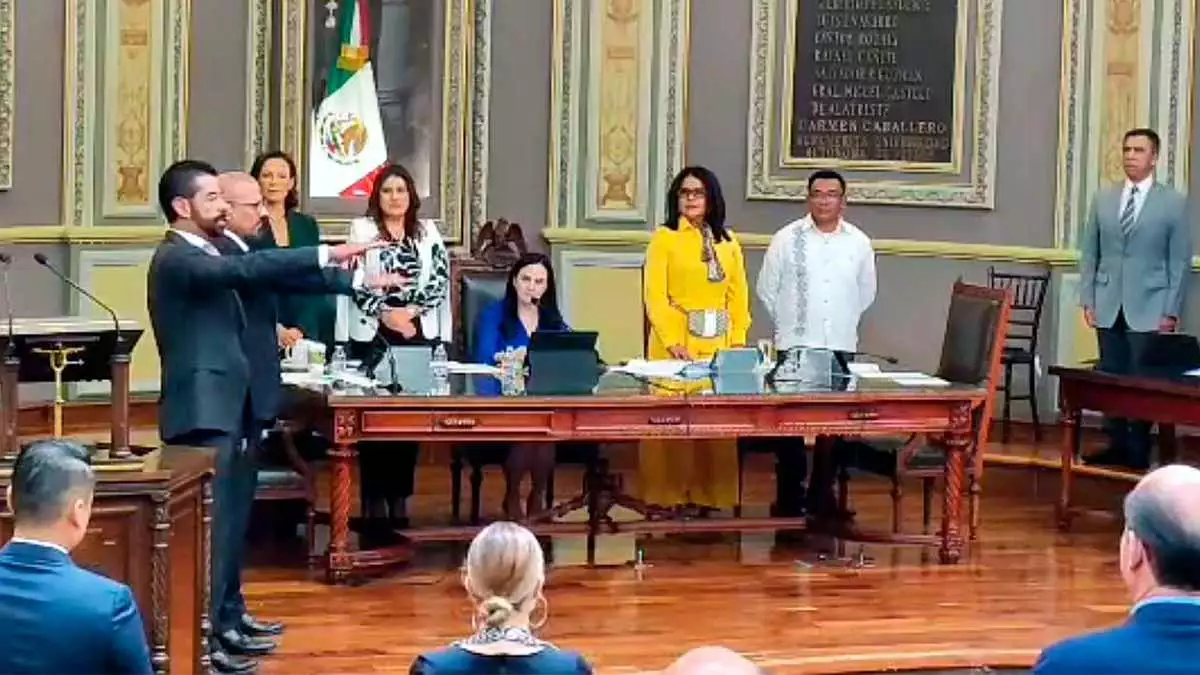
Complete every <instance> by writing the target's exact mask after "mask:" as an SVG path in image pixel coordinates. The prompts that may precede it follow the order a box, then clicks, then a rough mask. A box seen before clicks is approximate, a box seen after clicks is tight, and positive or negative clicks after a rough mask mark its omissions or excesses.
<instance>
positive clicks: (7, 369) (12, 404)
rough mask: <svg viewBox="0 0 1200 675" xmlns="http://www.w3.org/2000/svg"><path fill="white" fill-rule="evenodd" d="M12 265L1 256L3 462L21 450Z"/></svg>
mask: <svg viewBox="0 0 1200 675" xmlns="http://www.w3.org/2000/svg"><path fill="white" fill-rule="evenodd" d="M10 264H12V256H10V255H8V254H7V253H0V284H3V286H4V310H5V312H6V313H7V314H8V333H7V335H6V340H5V343H4V360H3V365H2V366H0V368H3V370H2V371H0V407H2V412H0V424H3V428H2V429H0V461H4V460H6V459H7V458H8V457H9V456H15V455H16V453H17V449H18V440H17V411H18V408H19V407H20V406H19V405H18V404H17V386H18V379H19V377H20V368H21V360H20V359H19V358H17V345H16V342H15V334H16V331H15V330H14V329H13V305H12V291H11V290H10V288H9V283H8V267H9V265H10Z"/></svg>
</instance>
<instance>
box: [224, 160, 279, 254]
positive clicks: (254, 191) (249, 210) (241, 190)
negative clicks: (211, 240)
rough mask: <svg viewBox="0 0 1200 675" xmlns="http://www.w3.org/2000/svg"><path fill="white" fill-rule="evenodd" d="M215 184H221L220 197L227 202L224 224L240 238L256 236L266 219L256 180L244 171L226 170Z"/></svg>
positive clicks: (260, 190)
mask: <svg viewBox="0 0 1200 675" xmlns="http://www.w3.org/2000/svg"><path fill="white" fill-rule="evenodd" d="M217 184H218V185H220V186H221V198H222V199H224V200H225V201H226V202H228V203H229V222H228V223H227V224H226V226H227V227H228V228H229V229H230V230H233V233H234V234H236V235H238V236H239V237H241V238H242V239H247V238H250V237H254V236H257V235H258V233H259V232H260V231H261V230H262V227H263V222H264V221H265V220H266V219H267V207H266V204H264V203H263V195H262V188H261V187H259V185H258V181H256V180H254V176H251V175H250V174H248V173H246V172H244V171H227V172H225V173H223V174H221V175H220V176H219V177H218V178H217Z"/></svg>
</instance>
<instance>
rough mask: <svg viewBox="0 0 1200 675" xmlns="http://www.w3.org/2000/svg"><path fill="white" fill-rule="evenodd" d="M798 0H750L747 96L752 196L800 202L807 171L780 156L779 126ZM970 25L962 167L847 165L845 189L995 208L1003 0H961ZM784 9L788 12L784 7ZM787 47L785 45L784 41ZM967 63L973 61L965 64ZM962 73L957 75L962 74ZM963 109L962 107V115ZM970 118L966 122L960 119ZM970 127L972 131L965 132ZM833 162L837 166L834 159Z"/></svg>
mask: <svg viewBox="0 0 1200 675" xmlns="http://www.w3.org/2000/svg"><path fill="white" fill-rule="evenodd" d="M799 1H801V0H787V2H780V1H777V0H753V3H754V8H753V18H752V28H751V31H752V39H751V55H750V101H749V123H748V128H747V143H746V151H747V162H746V198H747V199H754V200H774V201H803V199H804V198H805V192H806V190H807V178H808V172H807V171H799V170H797V169H796V168H792V167H788V166H786V164H787V163H786V162H785V161H783V160H784V158H783V148H782V147H781V144H782V143H783V140H782V138H783V134H782V130H783V129H784V128H785V126H786V124H785V117H784V113H785V112H786V111H787V110H788V109H789V106H788V102H787V101H786V100H785V99H786V96H784V92H785V91H786V90H787V89H788V87H787V86H786V84H785V80H790V78H791V77H792V73H789V72H784V71H786V70H787V68H786V67H784V66H785V65H786V64H787V63H790V61H791V60H790V59H789V58H788V57H787V54H786V53H784V52H780V51H779V49H778V47H779V46H780V45H789V44H791V41H792V40H791V38H792V35H791V32H792V31H793V29H794V24H792V23H791V22H789V21H788V18H789V17H794V16H795V8H796V4H795V3H797V2H799ZM961 1H962V2H964V3H966V4H965V5H964V7H965V11H966V12H967V14H965V15H964V16H965V17H966V18H967V19H969V20H968V21H966V22H965V23H966V24H967V26H968V27H969V29H967V28H960V30H962V32H963V35H962V37H961V38H960V39H965V40H969V42H968V44H967V48H966V50H965V52H966V56H965V57H964V58H966V59H967V62H966V63H963V64H960V65H959V69H960V70H961V69H962V68H964V67H966V73H967V74H968V75H969V77H967V78H966V79H965V83H964V84H959V85H956V86H957V87H960V91H959V92H958V93H959V94H960V96H959V99H960V103H961V105H962V106H963V107H964V108H965V110H963V111H962V112H961V113H959V114H957V115H956V117H957V121H956V123H957V124H959V126H960V128H959V129H958V130H956V134H957V135H958V136H959V137H963V138H966V139H967V140H966V142H963V143H960V145H961V146H962V149H963V151H964V156H963V157H962V158H961V159H962V160H963V161H962V170H961V171H960V172H959V175H957V176H954V177H953V179H951V180H947V178H948V177H947V175H945V174H944V173H943V174H940V175H939V174H931V173H930V172H920V173H917V172H903V171H888V172H886V173H880V172H878V171H873V172H871V173H870V174H867V173H865V172H862V173H857V174H856V173H855V172H854V171H850V170H847V171H846V173H847V174H849V175H847V179H848V181H849V183H850V185H849V189H848V196H849V198H850V200H851V201H853V202H857V203H860V204H896V205H921V206H934V207H953V208H977V209H991V208H993V206H994V202H995V190H996V186H995V183H996V142H997V140H996V133H997V115H998V112H999V95H1000V84H999V82H1000V44H1001V40H1000V37H1001V36H1000V33H1001V23H1002V18H1003V0H961ZM785 10H787V11H785ZM785 51H786V48H785ZM967 66H969V67H967ZM961 79H962V78H960V80H961ZM964 113H965V114H964ZM967 121H969V125H967V126H966V128H963V125H964V124H965V123H966V122H967ZM967 132H969V133H967ZM831 168H837V166H836V164H835V165H833V166H832V167H831Z"/></svg>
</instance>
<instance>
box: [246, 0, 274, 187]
mask: <svg viewBox="0 0 1200 675" xmlns="http://www.w3.org/2000/svg"><path fill="white" fill-rule="evenodd" d="M249 2H250V21H249V22H248V23H247V25H246V31H247V35H246V64H247V65H246V68H247V69H246V157H245V166H246V167H247V168H249V167H250V165H251V164H252V163H253V162H254V158H255V157H257V156H258V155H260V154H262V153H264V152H266V151H267V150H269V149H270V148H269V147H268V144H269V143H270V142H271V47H272V41H271V19H272V16H271V14H272V12H271V0H249Z"/></svg>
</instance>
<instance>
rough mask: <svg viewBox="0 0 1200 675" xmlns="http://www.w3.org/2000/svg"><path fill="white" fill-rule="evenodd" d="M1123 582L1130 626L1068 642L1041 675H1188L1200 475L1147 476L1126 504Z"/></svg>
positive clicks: (1198, 611) (1199, 604)
mask: <svg viewBox="0 0 1200 675" xmlns="http://www.w3.org/2000/svg"><path fill="white" fill-rule="evenodd" d="M1120 570H1121V578H1122V580H1123V581H1124V582H1125V586H1126V587H1127V588H1128V589H1129V592H1130V595H1131V596H1132V599H1133V602H1134V606H1133V609H1132V610H1131V611H1130V613H1129V618H1127V619H1126V620H1125V623H1124V624H1122V625H1121V626H1118V627H1116V628H1111V629H1108V630H1105V631H1101V632H1098V633H1092V634H1090V635H1084V636H1079V637H1074V638H1070V639H1068V640H1064V641H1063V642H1060V643H1058V644H1055V645H1052V646H1050V647H1048V648H1046V650H1045V651H1043V652H1042V654H1041V656H1040V657H1039V658H1038V663H1037V665H1036V666H1035V668H1034V672H1035V673H1037V674H1038V675H1076V674H1078V675H1083V674H1084V673H1086V674H1087V675H1129V674H1130V673H1137V674H1138V675H1177V674H1178V675H1182V674H1183V673H1189V674H1194V673H1196V672H1197V667H1196V664H1195V659H1196V656H1195V653H1196V648H1197V646H1198V645H1200V469H1196V468H1194V467H1190V466H1184V465H1181V464H1172V465H1169V466H1164V467H1162V468H1159V469H1157V470H1155V471H1152V472H1151V473H1149V474H1147V475H1146V476H1145V477H1144V478H1142V480H1141V481H1140V482H1139V483H1138V484H1137V487H1135V488H1134V489H1133V491H1132V492H1130V493H1129V495H1128V496H1127V497H1126V498H1125V531H1124V532H1123V533H1122V535H1121V553H1120Z"/></svg>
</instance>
